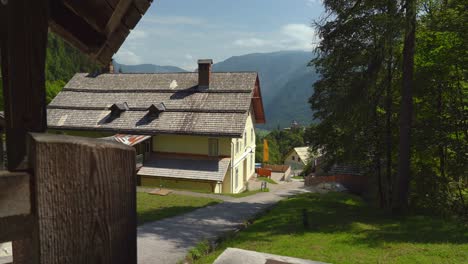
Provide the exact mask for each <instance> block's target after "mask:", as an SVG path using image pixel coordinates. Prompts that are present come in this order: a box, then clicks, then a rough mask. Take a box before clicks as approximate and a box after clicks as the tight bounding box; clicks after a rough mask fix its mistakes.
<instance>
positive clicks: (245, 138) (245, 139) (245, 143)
mask: <svg viewBox="0 0 468 264" xmlns="http://www.w3.org/2000/svg"><path fill="white" fill-rule="evenodd" d="M245 147H247V131H245V132H244V148H245Z"/></svg>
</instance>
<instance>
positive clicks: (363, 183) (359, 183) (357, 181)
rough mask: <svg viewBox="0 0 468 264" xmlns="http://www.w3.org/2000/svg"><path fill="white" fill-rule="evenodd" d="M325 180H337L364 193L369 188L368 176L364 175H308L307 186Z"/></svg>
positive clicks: (357, 191)
mask: <svg viewBox="0 0 468 264" xmlns="http://www.w3.org/2000/svg"><path fill="white" fill-rule="evenodd" d="M324 182H336V183H341V184H343V186H344V187H346V188H347V189H348V190H350V191H351V192H354V193H362V192H364V191H366V190H367V177H366V176H363V175H350V174H343V175H333V176H306V177H304V184H305V186H313V185H317V184H319V183H324Z"/></svg>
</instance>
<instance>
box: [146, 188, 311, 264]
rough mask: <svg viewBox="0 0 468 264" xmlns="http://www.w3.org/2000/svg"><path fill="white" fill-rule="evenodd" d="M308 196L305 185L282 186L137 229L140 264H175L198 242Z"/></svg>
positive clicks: (212, 237) (217, 235) (215, 236)
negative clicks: (287, 199) (298, 196)
mask: <svg viewBox="0 0 468 264" xmlns="http://www.w3.org/2000/svg"><path fill="white" fill-rule="evenodd" d="M302 192H307V190H306V189H305V188H304V183H299V182H290V183H284V184H281V185H279V186H278V188H275V190H274V191H272V192H267V193H259V194H257V195H252V196H247V197H243V198H238V199H235V200H231V201H226V202H224V203H221V204H217V205H213V206H209V207H205V208H201V209H198V210H195V211H192V212H190V213H187V214H184V215H180V216H176V217H172V218H166V219H163V220H160V221H157V222H152V223H148V224H145V225H142V226H140V227H138V263H139V264H153V263H158V264H175V263H177V262H178V261H180V260H182V259H183V258H184V257H185V256H186V254H187V252H188V251H189V249H190V248H192V247H194V246H195V245H196V244H197V243H198V242H200V241H202V240H204V239H208V240H214V239H216V238H217V237H219V236H221V235H222V234H223V233H225V232H227V231H231V230H234V229H236V228H238V227H239V226H241V225H242V224H243V223H244V221H246V220H248V219H251V218H252V217H254V216H255V215H256V214H258V213H259V212H261V211H263V210H265V209H267V208H268V207H270V206H271V205H273V204H275V203H276V202H278V201H279V200H281V199H283V198H285V197H287V196H290V195H294V194H298V193H302Z"/></svg>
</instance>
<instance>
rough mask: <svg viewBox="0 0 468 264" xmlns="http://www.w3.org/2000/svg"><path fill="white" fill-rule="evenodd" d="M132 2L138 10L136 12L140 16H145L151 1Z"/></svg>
mask: <svg viewBox="0 0 468 264" xmlns="http://www.w3.org/2000/svg"><path fill="white" fill-rule="evenodd" d="M133 2H134V3H135V6H136V8H137V9H138V11H140V14H145V13H146V10H148V8H149V7H150V5H151V2H153V0H134V1H133Z"/></svg>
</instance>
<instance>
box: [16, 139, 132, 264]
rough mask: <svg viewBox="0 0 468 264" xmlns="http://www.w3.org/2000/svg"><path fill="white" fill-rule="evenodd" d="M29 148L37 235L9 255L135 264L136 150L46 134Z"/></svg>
mask: <svg viewBox="0 0 468 264" xmlns="http://www.w3.org/2000/svg"><path fill="white" fill-rule="evenodd" d="M29 145H30V151H29V158H30V162H31V167H32V168H33V171H34V182H35V185H34V192H35V195H36V196H35V197H36V199H35V203H34V204H33V208H35V217H36V219H37V236H36V235H34V234H33V240H32V241H31V240H26V243H23V245H22V246H19V249H18V246H15V244H14V247H13V252H15V250H18V252H21V254H22V255H30V256H32V257H33V258H34V257H36V258H38V259H37V262H33V263H40V264H45V263H47V264H59V263H70V264H75V263H76V264H79V263H117V264H119V263H122V264H124V263H125V264H127V263H128V264H136V188H135V186H136V176H135V150H134V149H133V148H131V147H128V146H125V145H123V144H118V143H114V142H107V141H103V140H99V139H87V138H79V137H70V136H63V135H47V134H32V135H31V138H30V144H29ZM34 237H36V238H37V239H36V240H34ZM27 245H38V246H37V247H34V246H29V247H28V246H27ZM28 250H30V252H27V251H28ZM31 250H32V251H31Z"/></svg>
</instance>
